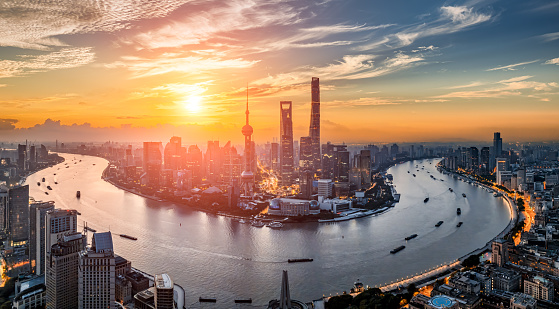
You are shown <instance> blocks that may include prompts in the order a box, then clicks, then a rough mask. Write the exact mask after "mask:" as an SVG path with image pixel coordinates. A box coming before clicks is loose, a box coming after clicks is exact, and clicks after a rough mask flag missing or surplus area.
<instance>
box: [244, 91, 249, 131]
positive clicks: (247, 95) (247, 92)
mask: <svg viewBox="0 0 559 309" xmlns="http://www.w3.org/2000/svg"><path fill="white" fill-rule="evenodd" d="M245 114H246V118H247V120H246V124H247V125H248V114H249V112H248V82H247V110H246V112H245Z"/></svg>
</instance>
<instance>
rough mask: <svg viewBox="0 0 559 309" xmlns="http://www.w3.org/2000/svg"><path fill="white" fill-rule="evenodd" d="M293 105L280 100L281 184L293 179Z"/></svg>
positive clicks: (285, 184)
mask: <svg viewBox="0 0 559 309" xmlns="http://www.w3.org/2000/svg"><path fill="white" fill-rule="evenodd" d="M292 116H293V106H292V103H291V101H281V102H280V144H281V145H280V174H281V184H282V185H284V186H290V185H291V184H292V181H293V119H292Z"/></svg>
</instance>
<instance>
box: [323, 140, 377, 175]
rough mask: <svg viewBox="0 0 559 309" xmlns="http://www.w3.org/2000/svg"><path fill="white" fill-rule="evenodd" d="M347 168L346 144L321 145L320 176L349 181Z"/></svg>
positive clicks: (348, 167) (347, 153)
mask: <svg viewBox="0 0 559 309" xmlns="http://www.w3.org/2000/svg"><path fill="white" fill-rule="evenodd" d="M387 149H388V148H387ZM349 170H350V165H349V151H347V145H334V144H331V143H330V142H328V143H326V144H324V145H322V178H324V179H332V180H334V181H336V182H349Z"/></svg>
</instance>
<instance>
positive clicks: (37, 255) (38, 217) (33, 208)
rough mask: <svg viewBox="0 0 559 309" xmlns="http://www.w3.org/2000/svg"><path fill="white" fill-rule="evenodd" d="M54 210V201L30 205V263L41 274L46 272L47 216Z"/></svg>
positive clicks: (32, 269)
mask: <svg viewBox="0 0 559 309" xmlns="http://www.w3.org/2000/svg"><path fill="white" fill-rule="evenodd" d="M52 210H54V202H43V203H33V204H31V205H29V264H30V266H31V272H33V273H34V274H36V275H39V276H40V275H42V274H43V273H44V272H45V254H46V218H47V212H49V211H52Z"/></svg>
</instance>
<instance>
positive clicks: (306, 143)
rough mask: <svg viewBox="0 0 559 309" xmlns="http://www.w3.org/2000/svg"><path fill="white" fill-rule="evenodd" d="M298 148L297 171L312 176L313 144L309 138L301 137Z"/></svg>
mask: <svg viewBox="0 0 559 309" xmlns="http://www.w3.org/2000/svg"><path fill="white" fill-rule="evenodd" d="M300 141H301V142H300V147H299V170H300V171H311V172H312V174H314V172H315V170H314V164H315V163H314V159H313V144H312V138H311V137H310V136H302V137H301V140H300Z"/></svg>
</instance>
